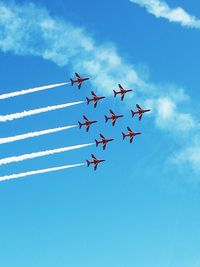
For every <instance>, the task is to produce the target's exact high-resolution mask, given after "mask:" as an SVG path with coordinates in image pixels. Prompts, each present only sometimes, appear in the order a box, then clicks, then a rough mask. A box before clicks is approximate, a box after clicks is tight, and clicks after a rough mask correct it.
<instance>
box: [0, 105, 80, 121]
mask: <svg viewBox="0 0 200 267" xmlns="http://www.w3.org/2000/svg"><path fill="white" fill-rule="evenodd" d="M82 103H84V101H78V102H72V103H66V104H61V105H55V106H48V107H44V108H38V109H33V110H28V111H27V110H25V111H22V112H18V113H14V114H8V115H0V122H6V121H12V120H16V119H21V118H24V117H27V116H32V115H36V114H39V113H44V112H48V111H52V110H57V109H62V108H66V107H69V106H74V105H79V104H82Z"/></svg>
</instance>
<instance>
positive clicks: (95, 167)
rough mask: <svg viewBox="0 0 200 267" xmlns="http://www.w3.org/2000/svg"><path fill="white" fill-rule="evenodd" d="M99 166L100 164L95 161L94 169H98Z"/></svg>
mask: <svg viewBox="0 0 200 267" xmlns="http://www.w3.org/2000/svg"><path fill="white" fill-rule="evenodd" d="M97 166H98V163H95V164H94V170H95V171H96V169H97Z"/></svg>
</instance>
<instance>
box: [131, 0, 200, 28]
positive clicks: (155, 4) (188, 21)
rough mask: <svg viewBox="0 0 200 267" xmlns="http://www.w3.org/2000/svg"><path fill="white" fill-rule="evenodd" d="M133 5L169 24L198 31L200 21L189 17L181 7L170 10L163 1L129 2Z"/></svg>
mask: <svg viewBox="0 0 200 267" xmlns="http://www.w3.org/2000/svg"><path fill="white" fill-rule="evenodd" d="M129 1H130V2H132V3H134V4H138V5H140V6H142V7H145V8H146V10H147V12H149V13H151V14H153V15H154V16H155V17H157V18H165V19H167V20H169V21H170V22H175V23H179V24H180V25H182V26H186V27H190V28H196V29H200V20H199V19H198V18H196V17H195V16H193V15H190V14H189V13H188V12H187V11H185V10H184V9H183V8H182V7H176V8H171V7H170V6H169V5H168V4H167V3H166V2H165V1H161V0H129Z"/></svg>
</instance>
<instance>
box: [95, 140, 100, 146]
mask: <svg viewBox="0 0 200 267" xmlns="http://www.w3.org/2000/svg"><path fill="white" fill-rule="evenodd" d="M95 143H96V147H98V144H99V142H98V141H97V139H95Z"/></svg>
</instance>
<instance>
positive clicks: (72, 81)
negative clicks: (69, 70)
mask: <svg viewBox="0 0 200 267" xmlns="http://www.w3.org/2000/svg"><path fill="white" fill-rule="evenodd" d="M70 81H71V85H72V86H73V84H74V82H75V81H74V80H72V79H71V78H70Z"/></svg>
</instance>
